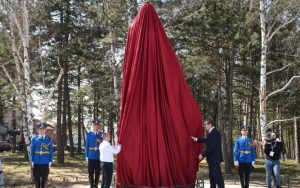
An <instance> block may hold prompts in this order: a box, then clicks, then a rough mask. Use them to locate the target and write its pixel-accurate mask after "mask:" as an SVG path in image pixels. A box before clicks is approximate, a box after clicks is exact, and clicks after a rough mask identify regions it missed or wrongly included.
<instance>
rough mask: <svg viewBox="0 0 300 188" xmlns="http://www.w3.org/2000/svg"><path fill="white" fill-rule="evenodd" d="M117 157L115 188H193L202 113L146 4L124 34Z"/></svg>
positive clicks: (169, 46)
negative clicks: (119, 146) (178, 186)
mask: <svg viewBox="0 0 300 188" xmlns="http://www.w3.org/2000/svg"><path fill="white" fill-rule="evenodd" d="M120 116H121V117H120V127H119V133H118V138H119V140H118V141H119V143H120V144H122V150H121V152H120V153H119V155H118V157H117V184H118V185H119V186H121V185H122V186H129V185H133V186H137V187H138V186H151V187H158V186H167V187H174V186H176V185H182V186H188V185H192V184H194V183H195V179H196V173H197V170H198V162H199V161H198V155H199V154H200V152H201V151H202V148H201V145H200V144H197V143H195V142H193V141H192V139H191V138H190V136H191V135H193V136H199V137H200V136H203V129H202V114H201V112H200V109H199V108H198V105H197V104H196V102H195V100H194V98H193V96H192V94H191V92H190V90H189V88H188V86H187V83H186V82H185V78H184V75H183V72H182V70H181V66H180V64H179V61H178V59H177V58H176V55H175V53H174V51H173V48H172V45H171V43H170V41H169V39H168V37H167V35H166V33H165V31H164V28H163V26H162V24H161V22H160V20H159V17H158V15H157V14H156V12H155V10H154V8H153V6H152V5H151V4H149V3H146V4H145V5H144V6H143V7H142V8H141V10H140V12H139V13H138V15H137V16H136V18H135V19H134V21H133V23H132V25H131V26H130V28H129V30H128V38H127V43H126V49H125V58H124V65H123V85H122V98H121V114H120Z"/></svg>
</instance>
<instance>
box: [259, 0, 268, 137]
mask: <svg viewBox="0 0 300 188" xmlns="http://www.w3.org/2000/svg"><path fill="white" fill-rule="evenodd" d="M259 14H260V30H261V59H260V93H259V98H260V128H261V137H262V139H264V138H265V132H266V129H267V115H266V112H267V106H266V105H267V103H266V102H267V101H266V85H267V78H266V73H267V49H268V42H267V37H266V32H267V31H266V29H267V27H266V10H265V3H264V0H260V12H259Z"/></svg>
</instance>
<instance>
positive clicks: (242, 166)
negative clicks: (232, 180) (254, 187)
mask: <svg viewBox="0 0 300 188" xmlns="http://www.w3.org/2000/svg"><path fill="white" fill-rule="evenodd" d="M251 168H252V164H251V163H239V175H240V181H241V187H242V188H249V180H250V173H251Z"/></svg>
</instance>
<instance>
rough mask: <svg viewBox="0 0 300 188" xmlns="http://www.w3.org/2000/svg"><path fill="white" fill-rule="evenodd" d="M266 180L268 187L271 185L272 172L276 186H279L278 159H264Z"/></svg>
mask: <svg viewBox="0 0 300 188" xmlns="http://www.w3.org/2000/svg"><path fill="white" fill-rule="evenodd" d="M265 167H266V182H267V186H268V188H270V187H272V172H273V173H274V175H275V184H276V187H281V176H280V161H279V160H274V161H271V160H268V159H266V163H265Z"/></svg>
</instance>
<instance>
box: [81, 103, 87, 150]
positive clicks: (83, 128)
mask: <svg viewBox="0 0 300 188" xmlns="http://www.w3.org/2000/svg"><path fill="white" fill-rule="evenodd" d="M81 127H82V137H83V144H84V145H85V144H86V140H85V131H86V129H85V127H84V118H83V108H82V111H81Z"/></svg>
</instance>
